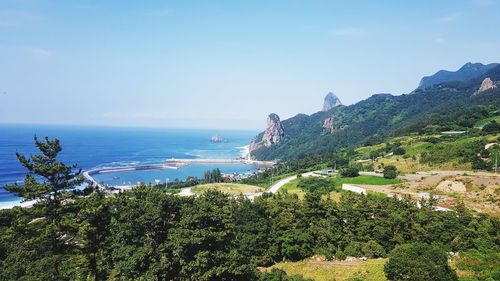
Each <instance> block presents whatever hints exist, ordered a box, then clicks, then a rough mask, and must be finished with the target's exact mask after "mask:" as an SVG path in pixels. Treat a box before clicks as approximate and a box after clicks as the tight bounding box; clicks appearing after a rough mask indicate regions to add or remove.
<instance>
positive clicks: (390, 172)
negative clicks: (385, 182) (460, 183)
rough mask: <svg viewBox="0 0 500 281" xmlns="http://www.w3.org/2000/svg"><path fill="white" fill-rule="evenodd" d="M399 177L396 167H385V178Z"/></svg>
mask: <svg viewBox="0 0 500 281" xmlns="http://www.w3.org/2000/svg"><path fill="white" fill-rule="evenodd" d="M397 176H398V170H397V168H396V167H395V166H393V165H389V166H386V167H384V178H386V179H395V178H396V177H397Z"/></svg>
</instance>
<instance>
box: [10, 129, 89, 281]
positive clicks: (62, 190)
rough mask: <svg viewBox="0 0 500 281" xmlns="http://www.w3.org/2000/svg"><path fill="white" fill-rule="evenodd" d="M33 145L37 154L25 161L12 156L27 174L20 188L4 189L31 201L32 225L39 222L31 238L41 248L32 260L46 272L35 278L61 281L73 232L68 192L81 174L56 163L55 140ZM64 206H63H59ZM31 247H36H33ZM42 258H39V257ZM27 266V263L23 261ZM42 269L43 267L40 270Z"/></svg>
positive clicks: (23, 157)
mask: <svg viewBox="0 0 500 281" xmlns="http://www.w3.org/2000/svg"><path fill="white" fill-rule="evenodd" d="M34 140H35V145H36V146H37V148H38V149H39V150H40V152H41V154H38V155H34V156H30V157H29V158H27V157H25V156H24V155H21V154H20V153H16V155H17V158H18V159H19V162H21V164H22V165H23V166H24V167H25V168H26V169H27V170H28V173H27V174H26V177H25V179H24V182H23V184H17V183H16V184H14V185H8V186H6V187H5V189H6V190H8V191H10V192H13V193H14V194H16V195H17V196H20V197H23V198H24V200H25V201H27V200H34V201H35V204H34V205H33V213H34V214H36V216H37V217H36V218H35V220H33V221H37V222H40V223H39V225H38V227H37V229H36V231H37V232H36V233H33V234H32V235H33V238H30V237H26V239H28V241H29V240H30V239H38V240H39V243H38V244H41V245H45V246H43V247H45V248H44V249H43V250H42V252H41V253H39V254H38V255H40V256H34V257H32V258H33V259H35V262H36V263H38V264H43V263H47V264H50V270H49V269H48V268H47V270H45V271H42V272H40V273H42V274H44V276H43V277H42V276H40V275H38V277H37V278H42V279H46V280H65V279H67V278H68V277H67V276H64V274H63V273H62V272H61V263H62V262H63V261H64V258H63V255H64V254H65V253H67V252H69V251H70V250H71V249H72V245H73V244H72V243H70V242H69V241H71V239H72V238H73V237H74V234H75V233H74V232H76V231H75V230H74V229H72V226H71V222H69V220H68V219H67V218H68V217H71V216H72V213H73V211H74V210H72V204H71V201H70V200H67V199H70V198H71V197H73V196H72V193H71V192H69V191H70V190H71V189H73V188H74V187H76V186H78V185H80V184H82V183H83V177H82V176H81V170H76V171H75V169H76V168H77V165H76V164H72V165H65V164H64V163H62V162H60V161H59V160H58V159H57V156H58V154H59V152H61V150H62V148H61V145H60V144H59V140H58V139H53V140H49V138H48V137H46V138H45V140H44V141H39V140H38V138H37V137H36V136H35V138H34ZM63 203H64V204H63ZM34 247H39V246H36V245H34ZM42 255H43V257H42ZM24 262H28V261H24ZM42 267H43V266H42Z"/></svg>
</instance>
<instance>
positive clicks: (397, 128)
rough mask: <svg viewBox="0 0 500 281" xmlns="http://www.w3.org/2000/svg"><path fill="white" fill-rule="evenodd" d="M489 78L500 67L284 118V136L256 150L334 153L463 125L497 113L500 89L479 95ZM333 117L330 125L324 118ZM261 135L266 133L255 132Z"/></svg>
mask: <svg viewBox="0 0 500 281" xmlns="http://www.w3.org/2000/svg"><path fill="white" fill-rule="evenodd" d="M485 77H490V78H491V79H492V80H494V81H500V66H497V67H495V68H493V69H491V70H490V71H488V72H487V73H486V74H483V75H481V76H480V77H477V78H474V79H472V80H468V81H449V82H445V83H441V84H438V85H435V86H432V87H430V88H425V89H417V90H416V91H414V92H412V93H411V94H406V95H401V96H392V95H388V94H379V95H373V96H371V97H370V98H368V99H366V100H363V101H360V102H358V103H356V104H354V105H351V106H346V107H337V108H333V109H331V110H330V111H327V112H318V113H315V114H312V115H310V116H309V115H305V114H299V115H297V116H295V117H292V118H290V119H287V120H284V121H283V122H282V124H283V127H284V138H283V140H282V141H281V142H280V143H278V144H274V145H272V146H269V147H260V148H258V149H256V150H254V151H252V153H251V155H252V157H254V158H256V159H266V160H269V159H281V160H286V159H293V158H301V157H304V156H310V155H317V154H323V153H328V152H333V151H335V150H337V149H339V148H349V147H353V146H355V145H359V144H361V143H364V142H367V141H369V140H374V139H384V138H387V137H390V136H395V135H398V134H405V133H406V134H407V133H422V132H423V131H424V128H426V127H427V128H431V127H432V126H433V125H437V126H434V129H435V130H448V129H456V130H464V129H467V128H472V127H474V123H475V122H476V121H477V120H479V119H480V118H484V117H485V116H486V117H488V116H491V115H495V114H498V112H497V109H498V106H499V101H500V90H499V89H498V88H495V89H490V90H488V91H485V92H482V93H480V94H477V93H476V92H477V90H478V89H479V87H480V85H481V82H482V81H483V79H484V78H485ZM327 118H331V120H332V124H331V126H330V127H325V120H326V119H327ZM260 138H262V134H260V135H258V136H257V137H256V139H257V140H259V139H260Z"/></svg>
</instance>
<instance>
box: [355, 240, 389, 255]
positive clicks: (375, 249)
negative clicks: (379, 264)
mask: <svg viewBox="0 0 500 281" xmlns="http://www.w3.org/2000/svg"><path fill="white" fill-rule="evenodd" d="M361 251H362V252H363V254H364V255H365V256H366V257H368V258H381V257H385V250H384V247H382V246H381V245H380V244H379V243H377V242H376V241H374V240H370V241H368V242H366V243H365V244H364V245H363V247H361Z"/></svg>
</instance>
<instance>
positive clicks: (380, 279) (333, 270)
mask: <svg viewBox="0 0 500 281" xmlns="http://www.w3.org/2000/svg"><path fill="white" fill-rule="evenodd" d="M386 261H387V259H373V260H367V261H352V262H347V261H332V262H328V261H325V262H317V261H312V260H306V261H299V262H281V263H278V264H275V265H273V266H272V267H270V268H266V269H265V270H270V269H272V268H280V269H282V270H284V271H285V272H286V273H287V274H288V275H302V276H303V277H305V278H310V279H313V280H315V281H333V280H335V281H344V280H349V278H354V277H359V279H355V280H365V281H385V280H387V279H386V278H385V275H384V264H385V263H386Z"/></svg>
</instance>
